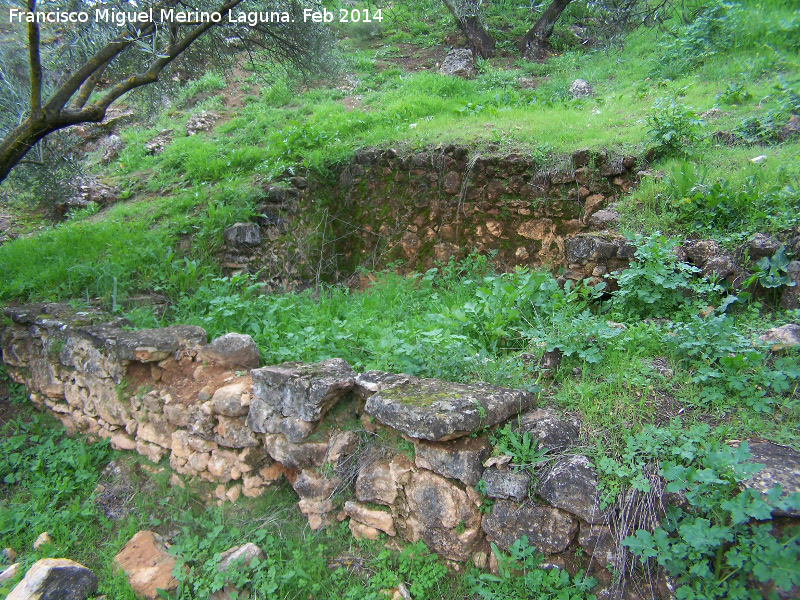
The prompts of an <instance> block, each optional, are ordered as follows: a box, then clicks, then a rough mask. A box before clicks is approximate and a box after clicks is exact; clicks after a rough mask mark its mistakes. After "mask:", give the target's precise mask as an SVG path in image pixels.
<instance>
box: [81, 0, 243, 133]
mask: <svg viewBox="0 0 800 600" xmlns="http://www.w3.org/2000/svg"><path fill="white" fill-rule="evenodd" d="M243 1H244V0H229V2H226V3H225V4H223V5H222V6H221V7H220V8H219V10H218V11H217V12H219V13H226V12H228V10H230V9H232V8H234V7H236V6H237V5H239V4H241V3H242V2H243ZM213 26H214V23H211V22H205V23H201V24H200V25H198V26H197V27H195V28H194V29H193V30H192V31H191V32H189V33H188V34H187V35H186V36H185V37H184V38H183V39H182V40H180V41H178V40H177V39H175V40H173V41H172V42H171V43H170V47H169V50H168V53H167V54H166V55H165V56H163V57H162V58H158V59H157V60H155V61H153V64H152V65H150V68H149V69H147V71H145V72H144V73H138V74H136V75H134V76H132V77H128V78H126V79H123V80H122V81H119V82H118V83H117V84H116V85H114V86H112V87H111V89H109V90H108V91H107V92H106V93H105V94H104V95H103V97H102V98H100V99H98V100H97V101H96V102H94V103H93V104H91V105H90V106H89V107H87V108H88V109H90V110H98V109H99V110H102V111H103V114H105V111H106V109H107V108H108V107H109V106H111V104H112V103H113V102H114V101H115V100H117V99H118V98H119V97H120V96H122V95H124V94H127V93H128V92H130V91H131V90H133V89H136V88H137V87H141V86H143V85H147V84H148V83H153V82H154V81H156V80H157V79H158V75H159V74H160V73H161V71H163V70H164V67H166V66H167V65H168V64H169V63H171V62H172V61H173V60H175V59H176V58H177V57H178V56H180V55H181V53H183V51H184V50H186V49H187V48H188V47H189V46H190V45H191V44H192V43H193V42H194V41H195V40H196V39H197V38H198V37H200V36H201V35H202V34H203V33H204V32H205V31H206V30H208V29H209V28H211V27H213ZM101 118H102V117H101Z"/></svg>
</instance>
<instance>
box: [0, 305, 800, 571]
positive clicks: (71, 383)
mask: <svg viewBox="0 0 800 600" xmlns="http://www.w3.org/2000/svg"><path fill="white" fill-rule="evenodd" d="M4 313H5V315H6V317H7V324H6V325H5V327H4V328H3V329H1V330H0V350H2V360H3V362H4V363H5V365H6V369H7V371H8V373H9V374H10V376H11V377H12V378H13V379H14V380H15V381H16V382H18V383H22V384H24V385H25V386H26V387H27V388H28V390H29V392H30V399H31V401H32V402H33V403H34V404H35V405H36V406H37V407H39V408H42V409H47V410H49V411H50V412H52V413H53V414H54V415H55V416H56V417H57V418H58V419H59V420H60V421H61V422H62V423H63V424H64V426H65V427H66V428H67V429H68V431H70V432H72V433H80V434H83V435H86V436H88V437H89V438H107V439H109V440H110V444H111V445H112V446H113V447H114V448H116V449H119V450H129V451H135V452H138V453H139V454H141V455H143V456H145V457H147V458H148V459H149V460H151V461H154V462H158V461H161V460H162V459H164V458H168V460H169V465H170V467H171V468H172V469H173V470H174V471H175V473H176V474H177V475H179V476H182V477H185V478H188V479H195V480H197V479H199V480H203V481H207V482H210V483H213V484H216V486H217V488H216V496H217V498H219V500H220V501H232V502H236V501H237V500H238V499H239V497H240V496H241V495H244V496H247V497H255V496H258V495H260V494H261V493H263V492H264V490H265V489H266V488H267V486H269V485H271V484H273V483H275V482H276V481H278V480H279V479H281V478H286V479H287V480H288V481H289V482H290V483H291V485H292V487H293V488H294V490H295V491H296V493H297V495H298V500H299V501H298V507H299V509H300V511H301V512H302V513H303V514H304V515H305V516H306V517H307V518H308V522H309V525H310V527H311V528H312V529H318V528H322V527H326V526H328V525H331V524H333V523H336V522H341V521H343V520H348V525H349V528H350V530H351V532H352V534H353V535H354V536H356V537H367V538H376V537H377V536H378V535H379V534H380V533H381V532H383V533H385V534H386V535H388V536H390V537H398V538H402V539H403V540H406V541H408V542H415V541H417V540H423V541H424V542H425V544H426V545H427V546H428V548H430V549H431V551H433V552H435V553H437V554H439V555H440V556H442V557H444V558H445V559H448V560H450V561H453V562H452V564H453V565H454V568H460V567H459V566H458V565H459V564H460V563H463V562H464V561H470V562H471V563H473V564H475V565H476V566H478V567H481V568H485V567H489V568H491V567H492V560H493V558H494V557H493V555H492V553H491V551H490V548H489V544H490V542H493V543H495V544H497V545H498V546H499V547H500V548H508V547H509V546H510V545H511V544H512V543H514V542H515V541H516V540H517V539H519V538H520V537H521V536H523V535H526V536H527V537H528V539H529V541H530V543H531V544H533V545H535V546H536V548H537V549H538V550H539V551H540V552H542V553H543V554H544V555H545V556H546V557H547V562H548V564H551V565H554V566H557V567H562V568H568V569H572V570H577V569H578V568H584V569H586V568H589V569H590V571H591V572H593V574H594V576H595V577H597V578H598V579H599V580H600V581H601V585H602V584H603V583H605V584H606V585H611V580H610V573H609V571H608V569H607V568H606V567H615V566H616V562H615V561H617V554H616V552H617V550H616V549H617V540H616V538H615V534H614V532H613V531H612V529H611V528H610V527H609V518H608V516H609V515H608V509H603V508H601V506H600V504H599V502H598V490H597V484H598V481H597V475H596V474H595V472H594V469H593V467H592V465H591V463H590V462H589V460H588V458H587V457H585V456H582V455H580V454H578V453H576V450H575V449H574V448H573V447H574V446H575V445H576V444H577V442H578V439H579V432H580V428H581V423H580V421H579V420H578V419H577V418H576V417H574V416H572V415H568V414H562V413H559V412H557V411H555V410H553V409H552V408H548V407H538V406H535V398H534V396H533V395H532V394H530V393H529V392H526V391H522V390H514V389H507V388H501V387H496V386H491V385H488V384H473V385H463V384H457V383H451V382H446V381H440V380H434V379H420V378H417V377H413V376H409V375H402V374H390V373H383V372H377V371H369V372H365V373H356V372H354V371H353V370H352V369H351V367H350V366H349V365H348V364H347V363H346V362H345V361H344V360H341V359H336V358H334V359H329V360H324V361H321V362H318V363H314V364H303V363H284V364H282V365H277V366H266V367H261V368H258V350H257V348H256V347H255V344H254V343H253V341H252V339H250V338H249V336H244V335H239V334H235V333H234V334H227V335H225V336H222V337H221V338H217V339H216V340H214V341H212V342H211V343H210V344H206V333H205V331H204V330H203V329H201V328H199V327H191V326H172V327H167V328H163V329H154V330H139V331H131V330H130V328H129V327H128V325H129V324H128V323H126V322H125V321H124V320H120V319H116V320H115V319H111V318H110V317H109V316H108V315H105V314H103V313H100V312H97V311H86V312H77V311H75V310H74V309H72V308H70V307H69V306H67V305H60V304H33V305H27V306H20V307H11V308H7V309H5V311H4ZM507 422H511V423H513V424H514V425H513V426H514V427H516V428H518V429H519V430H522V431H529V432H531V434H532V436H533V437H534V438H536V439H538V440H540V442H541V445H542V446H544V447H547V448H550V449H552V450H554V451H555V454H556V456H557V458H556V459H555V460H553V461H552V462H551V463H550V465H549V467H548V468H547V469H545V470H544V471H543V472H541V473H540V474H539V477H538V480H537V481H535V482H532V481H531V477H530V475H529V474H528V473H527V472H525V471H524V470H514V469H512V468H510V465H508V461H507V460H505V459H504V458H503V457H498V456H494V457H492V456H491V455H492V447H491V443H490V442H489V439H488V436H487V429H488V428H491V427H494V426H496V425H501V424H504V423H507ZM762 445H763V446H771V445H770V444H762ZM768 451H769V449H767V454H768V453H769V452H768ZM789 459H790V460H789V462H790V463H791V461H792V460H794V461H795V462H798V461H797V460H796V459H797V457H796V455H794V454H792V456H790V457H789ZM786 461H787V459H786V458H785V457H784V458H782V459H781V461H780V462H781V463H782V464H785V463H786ZM795 466H800V463H798V465H795ZM479 481H481V482H482V483H481V491H482V494H481V493H479V492H478V491H477V490H476V486H477V485H478V483H479ZM789 484H790V485H789V487H790V488H791V485H795V487H797V485H796V484H797V481H794V483H792V482H789ZM343 490H350V492H351V493H350V494H347V496H348V497H349V498H352V499H350V500H347V501H346V502H343V501H342V499H341V498H342V497H343V496H344V494H341V493H340V492H342V491H343ZM788 491H791V490H787V493H788ZM484 498H489V499H491V500H493V502H494V503H493V505H492V506H491V510H489V511H488V512H486V513H485V514H484V512H482V511H481V510H480V507H481V505H482V503H483V502H484ZM578 550H580V551H578Z"/></svg>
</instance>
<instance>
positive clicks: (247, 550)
mask: <svg viewBox="0 0 800 600" xmlns="http://www.w3.org/2000/svg"><path fill="white" fill-rule="evenodd" d="M264 556H265V555H264V551H263V550H262V549H261V548H259V547H258V546H256V545H255V544H253V543H252V542H249V543H247V544H244V545H243V546H234V547H233V548H231V549H229V550H226V551H225V552H223V553H222V554H220V555H219V565H217V571H219V572H220V573H223V572H225V571H227V570H228V569H230V568H231V567H233V566H236V565H238V564H239V563H241V564H242V565H243V566H245V567H249V566H250V563H251V562H253V559H255V558H258V559H263V558H264Z"/></svg>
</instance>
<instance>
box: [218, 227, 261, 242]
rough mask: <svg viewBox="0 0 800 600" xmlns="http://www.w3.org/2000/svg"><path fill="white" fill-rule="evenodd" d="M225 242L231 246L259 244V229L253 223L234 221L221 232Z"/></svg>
mask: <svg viewBox="0 0 800 600" xmlns="http://www.w3.org/2000/svg"><path fill="white" fill-rule="evenodd" d="M222 238H223V239H224V240H225V244H226V245H227V246H229V247H232V248H252V247H253V246H258V245H259V244H261V241H262V239H263V238H262V237H261V230H260V229H259V228H258V225H256V224H255V223H234V224H233V225H231V226H230V227H228V228H227V229H225V231H223V232H222Z"/></svg>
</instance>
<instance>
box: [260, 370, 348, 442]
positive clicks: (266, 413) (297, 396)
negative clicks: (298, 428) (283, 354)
mask: <svg viewBox="0 0 800 600" xmlns="http://www.w3.org/2000/svg"><path fill="white" fill-rule="evenodd" d="M250 373H251V375H252V377H253V398H252V400H251V402H250V415H249V417H248V422H249V423H250V425H251V427H252V428H253V430H254V431H257V432H261V433H264V432H266V431H267V430H266V429H265V427H264V426H265V420H266V418H269V417H270V416H272V415H271V412H272V413H278V414H279V415H281V416H283V417H294V418H296V419H301V420H303V421H308V422H309V423H312V422H315V421H319V420H320V419H321V418H322V416H323V415H324V414H325V412H326V411H327V410H328V409H329V408H331V407H332V406H333V405H334V404H336V402H338V401H339V399H340V398H342V396H344V395H345V394H346V393H347V392H349V391H350V390H352V389H353V370H352V369H351V368H350V365H348V364H347V362H346V361H344V360H342V359H341V358H331V359H328V360H323V361H321V362H318V363H311V364H303V363H283V364H281V365H278V366H275V367H262V368H260V369H254V370H252V371H251V372H250Z"/></svg>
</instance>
